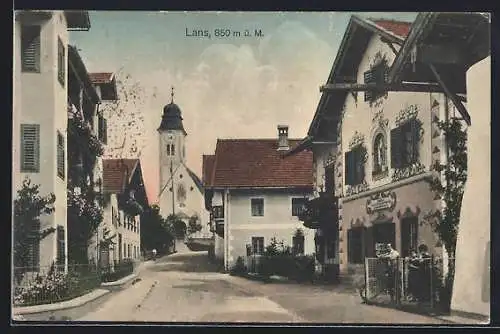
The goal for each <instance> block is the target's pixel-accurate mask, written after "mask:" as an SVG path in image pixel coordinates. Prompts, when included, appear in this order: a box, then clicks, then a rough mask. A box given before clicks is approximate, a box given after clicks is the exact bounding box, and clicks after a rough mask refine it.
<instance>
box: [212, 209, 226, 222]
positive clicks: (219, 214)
mask: <svg viewBox="0 0 500 334" xmlns="http://www.w3.org/2000/svg"><path fill="white" fill-rule="evenodd" d="M212 217H213V219H214V221H216V222H219V221H223V220H224V206H223V205H216V206H214V207H212Z"/></svg>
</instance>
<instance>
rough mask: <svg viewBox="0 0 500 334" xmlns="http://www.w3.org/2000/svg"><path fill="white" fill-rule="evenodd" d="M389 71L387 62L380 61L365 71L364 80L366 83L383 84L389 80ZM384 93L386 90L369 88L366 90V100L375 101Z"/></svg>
mask: <svg viewBox="0 0 500 334" xmlns="http://www.w3.org/2000/svg"><path fill="white" fill-rule="evenodd" d="M387 72H388V71H387V65H386V63H385V62H382V63H379V64H378V65H375V66H374V67H372V68H371V69H370V70H368V71H366V72H365V73H364V75H363V76H364V82H365V84H383V83H384V82H386V81H387ZM383 95H384V91H383V90H381V89H376V90H368V91H366V92H365V101H370V102H371V101H375V100H376V99H378V98H379V97H381V96H383Z"/></svg>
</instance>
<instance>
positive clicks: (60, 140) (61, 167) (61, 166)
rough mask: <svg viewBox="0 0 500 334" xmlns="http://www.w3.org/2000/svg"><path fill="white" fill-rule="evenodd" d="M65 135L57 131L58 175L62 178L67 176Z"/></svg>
mask: <svg viewBox="0 0 500 334" xmlns="http://www.w3.org/2000/svg"><path fill="white" fill-rule="evenodd" d="M64 151H65V148H64V136H63V135H62V134H61V133H59V132H58V133H57V175H58V176H60V177H61V178H62V179H64V177H65V174H66V173H65V172H66V171H65V167H66V166H65V161H64Z"/></svg>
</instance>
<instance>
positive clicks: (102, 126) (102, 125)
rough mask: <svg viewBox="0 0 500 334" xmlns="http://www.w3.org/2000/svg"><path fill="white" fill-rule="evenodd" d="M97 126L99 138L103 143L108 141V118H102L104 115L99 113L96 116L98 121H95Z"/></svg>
mask: <svg viewBox="0 0 500 334" xmlns="http://www.w3.org/2000/svg"><path fill="white" fill-rule="evenodd" d="M97 123H98V124H97V127H98V130H97V131H98V135H99V140H100V141H101V142H102V143H103V144H107V143H108V120H107V119H106V118H104V116H102V115H99V117H98V122H97Z"/></svg>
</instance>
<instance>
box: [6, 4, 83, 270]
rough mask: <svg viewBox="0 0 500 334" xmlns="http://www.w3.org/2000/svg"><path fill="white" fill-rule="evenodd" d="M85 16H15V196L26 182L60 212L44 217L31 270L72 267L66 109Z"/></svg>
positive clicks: (21, 13) (27, 12)
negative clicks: (73, 53) (73, 37)
mask: <svg viewBox="0 0 500 334" xmlns="http://www.w3.org/2000/svg"><path fill="white" fill-rule="evenodd" d="M89 28H90V21H89V16H88V13H87V12H86V11H31V10H25V11H16V12H15V24H14V53H13V56H14V63H13V64H14V103H13V104H14V110H13V142H12V144H13V187H12V188H13V191H14V194H13V196H14V198H15V196H16V195H17V194H16V192H17V190H18V189H19V187H20V186H21V184H22V182H23V180H24V179H25V178H26V177H28V178H30V179H31V181H32V183H35V184H40V194H41V195H42V196H43V195H47V194H49V193H53V194H55V196H56V202H55V211H54V212H53V213H52V214H50V215H44V216H42V217H41V226H40V230H45V229H47V228H55V229H56V231H57V232H56V233H52V234H49V235H48V236H47V237H45V238H43V239H42V240H41V241H36V240H33V245H32V250H31V251H30V254H31V260H30V263H28V264H26V265H28V266H32V267H39V266H49V265H51V264H52V263H55V262H59V263H60V264H61V265H62V264H64V265H65V266H66V265H67V261H68V260H67V253H68V251H67V238H68V236H67V193H66V191H67V174H68V164H67V150H66V146H67V145H66V143H67V126H68V122H67V110H68V68H67V64H68V39H69V36H68V35H69V34H68V31H69V30H88V29H89Z"/></svg>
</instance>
